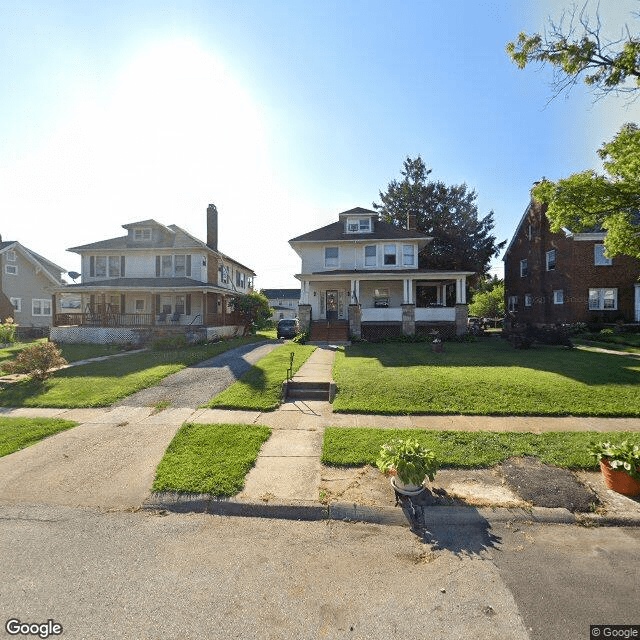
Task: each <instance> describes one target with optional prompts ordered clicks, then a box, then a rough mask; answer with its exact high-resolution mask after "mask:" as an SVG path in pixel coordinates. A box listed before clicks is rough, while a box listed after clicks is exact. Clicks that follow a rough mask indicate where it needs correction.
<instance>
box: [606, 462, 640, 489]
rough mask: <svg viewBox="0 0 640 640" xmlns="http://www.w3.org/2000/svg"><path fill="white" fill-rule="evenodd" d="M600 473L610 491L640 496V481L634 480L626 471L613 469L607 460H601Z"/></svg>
mask: <svg viewBox="0 0 640 640" xmlns="http://www.w3.org/2000/svg"><path fill="white" fill-rule="evenodd" d="M600 471H602V476H603V478H604V482H605V484H606V485H607V487H609V489H612V490H613V491H615V492H616V493H622V494H623V495H625V496H640V480H636V479H635V478H632V477H631V476H630V475H629V474H628V473H625V472H624V471H618V470H617V469H612V468H611V467H610V465H609V461H608V460H607V459H606V458H602V459H601V460H600Z"/></svg>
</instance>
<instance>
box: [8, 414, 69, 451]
mask: <svg viewBox="0 0 640 640" xmlns="http://www.w3.org/2000/svg"><path fill="white" fill-rule="evenodd" d="M77 424H78V423H77V422H72V421H71V420H57V419H55V418H0V458H1V457H2V456H7V455H9V454H10V453H13V452H14V451H18V450H19V449H24V448H25V447H30V446H31V445H32V444H35V443H36V442H40V440H42V439H43V438H46V437H47V436H51V435H53V434H54V433H58V432H59V431H64V430H65V429H71V428H72V427H75V426H77Z"/></svg>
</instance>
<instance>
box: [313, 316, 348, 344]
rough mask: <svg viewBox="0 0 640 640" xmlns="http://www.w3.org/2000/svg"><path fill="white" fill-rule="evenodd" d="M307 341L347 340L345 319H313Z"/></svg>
mask: <svg viewBox="0 0 640 640" xmlns="http://www.w3.org/2000/svg"><path fill="white" fill-rule="evenodd" d="M309 342H328V343H330V344H340V343H345V342H349V323H348V322H347V321H346V320H332V321H328V320H314V321H313V322H312V323H311V330H310V332H309Z"/></svg>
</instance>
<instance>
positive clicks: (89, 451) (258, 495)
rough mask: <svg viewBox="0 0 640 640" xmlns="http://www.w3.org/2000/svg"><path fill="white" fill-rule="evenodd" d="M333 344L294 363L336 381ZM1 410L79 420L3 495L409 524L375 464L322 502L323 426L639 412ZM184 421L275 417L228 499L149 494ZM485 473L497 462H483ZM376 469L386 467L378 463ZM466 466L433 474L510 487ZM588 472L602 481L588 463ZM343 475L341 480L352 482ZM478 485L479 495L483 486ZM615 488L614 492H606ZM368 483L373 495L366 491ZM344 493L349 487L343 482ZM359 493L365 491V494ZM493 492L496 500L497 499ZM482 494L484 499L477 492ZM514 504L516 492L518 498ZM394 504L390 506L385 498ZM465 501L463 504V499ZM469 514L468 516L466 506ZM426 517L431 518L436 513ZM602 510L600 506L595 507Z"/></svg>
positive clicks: (0, 494) (15, 459) (591, 426)
mask: <svg viewBox="0 0 640 640" xmlns="http://www.w3.org/2000/svg"><path fill="white" fill-rule="evenodd" d="M334 356H335V350H333V349H331V348H329V347H327V348H323V347H320V348H318V349H316V351H315V352H314V353H313V354H312V356H311V357H310V358H309V359H308V360H307V362H306V363H305V364H304V365H303V366H302V367H301V368H300V370H299V371H298V373H297V374H296V378H297V379H299V380H312V381H315V382H317V381H330V380H331V367H332V364H333V358H334ZM0 415H4V416H13V417H21V416H24V417H27V416H29V417H31V416H33V417H36V416H37V417H57V418H64V419H69V420H75V421H77V422H80V423H81V424H80V426H78V427H76V428H75V429H71V430H69V431H65V432H62V433H60V434H57V435H55V436H52V437H51V438H47V439H46V440H44V441H42V442H40V443H38V444H37V445H34V446H33V447H29V448H27V449H23V450H21V451H18V452H16V453H14V454H12V455H10V456H6V457H5V458H2V459H0V500H2V501H6V502H11V503H16V502H33V503H45V504H64V505H69V506H89V507H99V508H106V509H123V508H125V509H126V508H131V509H135V508H139V507H141V506H143V505H145V506H147V507H148V508H164V509H177V510H196V511H210V512H212V513H228V514H243V515H265V516H269V517H278V516H282V517H293V518H303V519H316V518H322V517H327V516H331V517H339V518H347V519H355V520H357V519H361V520H367V521H374V522H387V523H392V524H402V523H404V524H406V520H405V518H404V516H403V515H402V511H401V510H399V509H398V508H397V507H393V504H394V495H393V491H392V490H391V488H390V486H388V484H387V483H384V484H382V482H381V480H380V478H379V477H375V478H374V477H373V476H374V475H375V474H377V471H375V470H374V471H373V472H369V476H368V477H364V475H363V473H366V470H365V472H362V471H360V470H346V471H343V473H342V475H343V476H344V478H337V480H340V481H341V482H342V486H347V485H348V486H349V487H351V488H353V486H354V485H356V486H357V485H360V487H364V488H365V489H367V490H369V489H371V487H370V486H369V485H370V484H371V485H375V487H374V489H375V491H377V494H376V495H374V496H372V493H371V491H369V493H366V492H361V493H359V494H357V496H358V497H357V498H353V499H352V498H350V499H352V502H351V503H336V504H333V505H331V506H327V505H325V504H322V503H321V492H323V489H322V487H323V486H327V484H328V483H329V485H330V483H331V482H332V481H334V480H336V478H335V477H332V476H331V474H329V473H328V470H327V469H325V468H323V467H322V465H321V464H320V456H321V449H322V440H323V433H324V429H325V427H327V426H335V427H377V428H389V429H391V428H403V429H434V430H460V431H517V432H533V433H542V432H546V431H601V432H607V431H618V430H622V431H640V419H637V418H576V417H562V418H546V417H542V418H536V417H499V416H380V415H358V414H334V413H333V412H332V406H331V404H330V403H328V402H320V401H301V400H297V401H292V402H286V403H284V404H283V405H282V406H281V407H280V408H279V409H278V410H277V411H273V412H267V413H262V412H259V411H229V410H223V409H193V408H189V407H184V408H168V409H165V410H163V411H160V412H158V413H155V412H154V411H153V409H152V408H151V407H134V406H117V407H110V408H106V409H28V408H18V409H6V408H0ZM184 422H197V423H205V424H209V423H228V424H261V425H265V426H269V427H271V429H272V430H273V433H272V436H271V438H270V439H269V440H268V441H267V442H266V443H265V444H264V445H263V447H262V450H261V452H260V455H259V457H258V460H257V462H256V465H255V466H254V468H253V469H252V470H251V471H250V473H249V474H248V475H247V479H246V483H245V487H244V490H243V491H242V492H241V493H240V494H239V495H237V496H235V497H234V498H232V499H230V500H216V499H214V498H211V496H184V495H176V494H163V495H150V488H151V484H152V482H153V477H154V474H155V468H156V466H157V464H158V462H159V461H160V459H161V458H162V455H163V454H164V451H165V449H166V447H167V446H168V444H169V442H170V441H171V439H172V438H173V436H174V435H175V433H176V431H177V430H178V429H179V427H180V425H181V424H183V423H184ZM483 473H484V474H485V478H484V479H485V480H487V479H488V475H487V474H491V472H490V471H486V472H483ZM378 475H379V474H378ZM472 476H473V473H471V472H469V471H464V470H460V471H453V470H445V471H443V472H441V474H440V475H439V476H438V477H437V480H438V478H440V477H442V478H444V479H446V480H447V482H448V484H447V486H449V487H451V486H457V487H463V486H467V487H469V486H471V487H472V490H474V491H476V495H482V496H483V500H484V504H488V505H489V506H490V507H491V505H493V506H494V507H495V506H502V505H503V504H508V502H506V503H505V502H504V492H499V491H496V486H497V484H499V483H496V481H495V479H494V480H492V481H491V482H489V485H487V484H486V482H485V484H484V485H481V483H480V481H479V480H478V476H477V475H476V476H474V477H472ZM592 476H593V477H590V479H589V481H590V482H596V483H597V482H598V481H599V474H595V473H594V474H592ZM345 483H346V484H345ZM478 491H479V492H480V494H478V493H477V492H478ZM609 493H613V492H609ZM365 494H366V495H365ZM344 495H348V496H353V495H354V494H353V493H349V492H346V493H345V494H344ZM362 496H365V497H364V498H362ZM610 498H611V499H610V500H609V501H608V505H607V506H608V508H609V510H610V511H609V514H608V516H607V517H608V520H607V519H606V518H604V519H603V518H600V520H599V522H601V523H606V522H607V521H611V522H613V521H621V522H622V521H623V522H626V523H635V524H640V504H638V502H637V501H635V500H631V499H629V498H625V497H623V496H618V495H617V494H615V495H613V496H611V497H610ZM492 501H493V502H492ZM481 502H482V501H481ZM516 504H517V503H516ZM385 505H387V506H385ZM465 509H466V510H465ZM489 511H490V512H491V514H492V515H491V517H492V518H494V519H495V518H498V519H500V518H502V519H536V520H544V519H545V518H546V519H547V520H549V521H558V519H560V521H567V522H571V521H575V517H574V516H573V514H570V513H569V512H568V511H566V510H560V511H562V512H563V513H561V514H559V513H558V510H554V509H534V510H531V509H527V510H525V511H523V510H522V509H518V508H515V509H507V510H504V509H503V510H500V509H498V510H495V509H493V510H492V509H491V508H490V509H489ZM429 512H430V513H431V516H433V514H439V515H438V517H439V518H449V519H450V518H454V519H456V518H457V519H460V518H464V517H467V518H471V519H474V518H478V517H482V518H486V517H488V515H487V514H481V516H479V515H478V514H479V513H481V512H480V511H478V509H476V508H473V507H455V508H453V507H437V508H435V510H434V509H431V510H430V511H429ZM464 514H466V515H464ZM431 516H430V517H431ZM594 517H595V518H597V517H596V516H594Z"/></svg>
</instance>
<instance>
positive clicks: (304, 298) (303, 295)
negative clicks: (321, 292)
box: [300, 280, 309, 304]
mask: <svg viewBox="0 0 640 640" xmlns="http://www.w3.org/2000/svg"><path fill="white" fill-rule="evenodd" d="M300 304H309V281H308V280H303V281H302V287H301V289H300Z"/></svg>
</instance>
